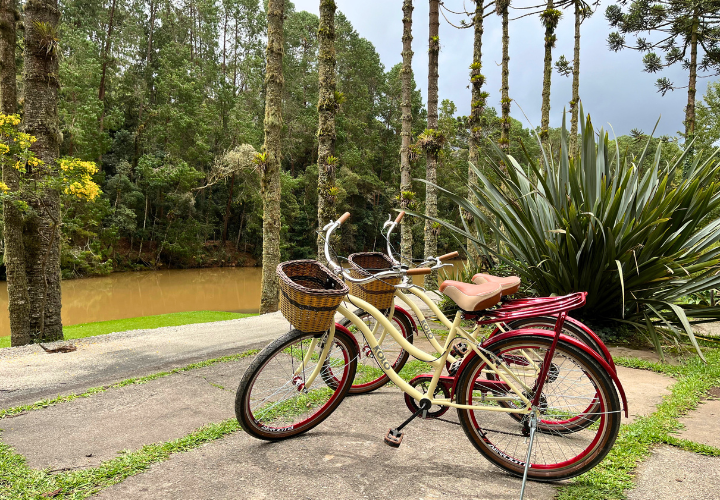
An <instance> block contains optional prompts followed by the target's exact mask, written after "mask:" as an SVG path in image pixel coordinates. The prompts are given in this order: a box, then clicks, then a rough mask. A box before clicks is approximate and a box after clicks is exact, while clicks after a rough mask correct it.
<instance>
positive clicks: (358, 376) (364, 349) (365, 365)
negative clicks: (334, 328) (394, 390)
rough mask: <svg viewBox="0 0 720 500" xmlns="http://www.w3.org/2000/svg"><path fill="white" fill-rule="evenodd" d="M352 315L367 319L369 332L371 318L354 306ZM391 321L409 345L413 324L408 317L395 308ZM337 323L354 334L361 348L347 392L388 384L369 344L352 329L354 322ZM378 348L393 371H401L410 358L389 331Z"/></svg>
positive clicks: (373, 388)
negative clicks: (351, 382) (353, 376)
mask: <svg viewBox="0 0 720 500" xmlns="http://www.w3.org/2000/svg"><path fill="white" fill-rule="evenodd" d="M383 312H385V311H383ZM354 314H355V315H356V316H357V317H359V318H360V319H361V320H363V321H365V320H366V319H367V322H366V323H365V324H367V325H368V327H369V328H370V331H372V329H373V325H374V319H373V318H372V316H371V315H370V314H369V313H368V312H367V311H365V310H363V309H356V310H355V313H354ZM390 322H391V323H393V326H395V328H397V329H398V331H399V332H400V333H401V334H402V335H403V337H404V338H405V340H407V341H408V342H410V343H411V344H412V342H413V327H412V322H411V321H410V319H408V318H407V316H405V314H403V313H402V312H400V311H399V310H398V309H397V308H396V309H395V314H393V317H392V320H391V321H390ZM340 324H341V325H342V326H344V327H345V328H347V329H348V330H349V331H350V333H351V334H352V335H354V336H355V340H356V341H357V343H358V346H359V348H360V352H359V353H358V367H357V371H356V372H355V379H354V380H353V384H352V386H351V387H350V394H367V393H369V392H372V391H375V390H377V389H379V388H380V387H382V386H384V385H385V384H387V383H388V382H389V381H390V378H389V377H388V376H387V375H386V374H385V372H384V371H382V369H381V368H380V366H379V365H378V364H377V361H376V360H375V357H374V356H373V354H372V352H371V351H370V346H369V345H368V343H367V341H366V340H365V337H364V336H363V334H362V332H360V330H358V329H357V328H355V327H354V325H353V324H352V323H351V322H350V320H349V319H347V318H345V319H343V320H342V322H341V323H340ZM380 347H382V350H383V352H384V353H385V356H386V358H387V359H388V361H389V362H390V364H391V366H392V367H393V370H395V371H396V372H400V370H402V368H403V366H405V363H406V362H407V360H408V358H409V357H410V355H409V354H408V352H407V351H405V350H404V349H403V348H402V347H400V345H399V344H398V343H397V342H396V341H395V339H394V338H392V337H391V336H390V335H389V334H388V335H386V336H385V339H383V343H382V345H381V346H380ZM393 360H394V361H393Z"/></svg>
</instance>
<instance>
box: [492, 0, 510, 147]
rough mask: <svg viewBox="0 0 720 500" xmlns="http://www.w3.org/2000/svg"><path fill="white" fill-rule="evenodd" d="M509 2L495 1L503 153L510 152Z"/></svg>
mask: <svg viewBox="0 0 720 500" xmlns="http://www.w3.org/2000/svg"><path fill="white" fill-rule="evenodd" d="M509 10H510V0H495V13H496V14H497V15H499V16H502V86H501V87H500V92H501V99H500V109H501V110H502V118H501V125H500V140H499V141H498V144H499V146H500V149H502V150H503V151H504V152H508V151H509V150H510V103H511V102H512V101H511V99H510V68H509V65H510V53H509V46H510V33H509V24H510V19H509V12H508V11H509Z"/></svg>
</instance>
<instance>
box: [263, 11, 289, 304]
mask: <svg viewBox="0 0 720 500" xmlns="http://www.w3.org/2000/svg"><path fill="white" fill-rule="evenodd" d="M284 18H285V0H270V1H269V2H268V6H267V22H268V32H267V65H266V69H265V88H266V93H265V144H264V146H263V153H261V155H259V157H258V163H259V165H260V167H261V169H262V179H261V190H262V200H263V259H262V262H263V274H262V295H261V297H260V314H265V313H269V312H274V311H277V309H278V281H277V275H276V274H275V269H276V268H277V266H278V264H280V160H281V157H282V156H281V154H282V153H281V147H280V146H281V145H280V140H281V137H282V93H283V84H284V79H283V64H282V63H283V43H284V35H283V20H284Z"/></svg>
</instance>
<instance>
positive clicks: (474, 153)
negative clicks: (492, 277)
mask: <svg viewBox="0 0 720 500" xmlns="http://www.w3.org/2000/svg"><path fill="white" fill-rule="evenodd" d="M483 10H484V9H483V0H475V18H474V20H473V22H474V33H475V38H474V41H473V62H472V66H471V67H470V85H471V86H472V97H471V101H470V117H469V123H468V124H469V125H470V140H469V141H468V142H469V144H468V149H469V151H468V161H469V162H470V163H472V164H473V165H475V166H476V167H477V166H478V163H479V161H478V160H479V159H480V134H481V129H480V123H481V119H482V115H483V113H484V112H485V104H486V97H485V96H483V93H482V92H483V91H482V86H483V84H484V83H485V77H484V76H483V74H482V73H481V70H482V36H483ZM473 187H474V188H477V187H478V178H477V175H475V172H474V171H473V169H472V168H471V167H468V197H467V199H468V202H470V203H471V204H472V205H474V206H478V199H477V197H476V196H475V194H474V193H473V191H472V188H473ZM464 216H465V219H466V220H467V223H468V226H470V228H471V229H472V226H473V225H474V224H475V221H474V219H473V216H472V215H471V214H469V213H465V214H464ZM467 253H468V259H469V260H470V262H478V259H479V257H480V256H479V255H478V252H477V250H476V248H475V243H474V242H473V241H472V240H470V239H468V241H467Z"/></svg>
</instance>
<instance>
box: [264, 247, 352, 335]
mask: <svg viewBox="0 0 720 500" xmlns="http://www.w3.org/2000/svg"><path fill="white" fill-rule="evenodd" d="M277 275H278V277H279V278H280V310H281V311H282V313H283V316H285V318H286V319H287V320H288V321H289V322H290V324H291V325H293V326H294V327H295V328H297V329H298V330H300V331H302V332H306V333H318V332H324V331H326V330H328V329H329V328H330V326H332V324H333V321H334V319H335V311H336V310H337V308H338V306H339V305H340V303H341V302H342V300H343V297H345V295H347V294H348V287H347V285H345V283H343V282H342V281H341V280H339V279H338V278H336V277H335V276H334V275H333V273H332V271H330V270H329V269H328V268H327V267H325V266H323V265H322V264H320V263H319V262H318V261H316V260H292V261H289V262H283V263H282V264H280V265H278V267H277Z"/></svg>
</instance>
